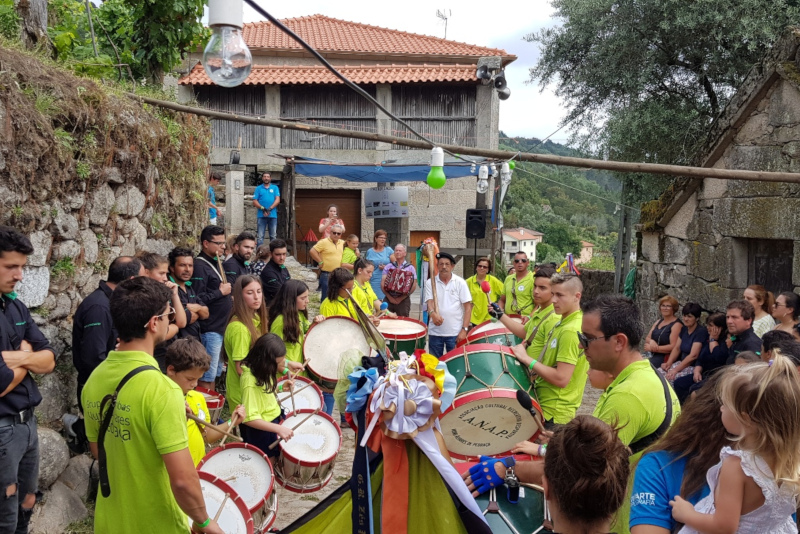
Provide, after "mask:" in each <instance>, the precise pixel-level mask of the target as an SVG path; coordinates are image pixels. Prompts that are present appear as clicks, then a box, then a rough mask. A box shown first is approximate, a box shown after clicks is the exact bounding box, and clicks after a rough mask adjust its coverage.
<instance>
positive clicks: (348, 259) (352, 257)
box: [342, 245, 358, 273]
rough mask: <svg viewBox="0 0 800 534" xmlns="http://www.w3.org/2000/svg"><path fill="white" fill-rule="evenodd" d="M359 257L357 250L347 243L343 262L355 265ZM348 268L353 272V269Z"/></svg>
mask: <svg viewBox="0 0 800 534" xmlns="http://www.w3.org/2000/svg"><path fill="white" fill-rule="evenodd" d="M357 259H358V256H356V253H355V251H354V250H353V249H352V248H350V247H348V246H347V245H345V247H344V251H342V263H349V264H350V265H353V264H355V262H356V260H357ZM347 270H348V271H350V272H351V273H352V272H353V269H347Z"/></svg>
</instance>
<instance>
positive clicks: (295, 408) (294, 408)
mask: <svg viewBox="0 0 800 534" xmlns="http://www.w3.org/2000/svg"><path fill="white" fill-rule="evenodd" d="M289 397H290V398H291V399H292V411H293V412H296V411H297V406H295V405H294V389H290V390H289Z"/></svg>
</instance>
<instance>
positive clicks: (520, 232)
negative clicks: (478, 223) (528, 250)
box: [503, 228, 544, 241]
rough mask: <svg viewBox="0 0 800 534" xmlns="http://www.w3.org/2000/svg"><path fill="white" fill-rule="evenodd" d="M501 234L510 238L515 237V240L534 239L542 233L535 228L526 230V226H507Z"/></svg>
mask: <svg viewBox="0 0 800 534" xmlns="http://www.w3.org/2000/svg"><path fill="white" fill-rule="evenodd" d="M503 234H504V235H507V236H508V237H510V238H512V239H516V240H517V241H522V240H525V239H536V238H537V237H540V236H543V235H544V234H543V233H541V232H537V231H536V230H528V229H527V228H509V229H506V230H503Z"/></svg>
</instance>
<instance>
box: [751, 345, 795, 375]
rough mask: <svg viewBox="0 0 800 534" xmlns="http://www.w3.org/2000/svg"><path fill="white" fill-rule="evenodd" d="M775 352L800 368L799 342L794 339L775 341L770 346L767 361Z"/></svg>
mask: <svg viewBox="0 0 800 534" xmlns="http://www.w3.org/2000/svg"><path fill="white" fill-rule="evenodd" d="M740 354H741V353H740ZM776 354H780V355H781V356H783V357H784V358H787V359H788V360H789V361H791V362H792V364H794V366H795V367H798V368H800V342H798V341H795V340H794V339H792V340H786V341H777V342H776V343H775V344H774V345H773V346H772V351H771V357H770V359H769V360H767V361H770V360H774V359H775V355H776ZM798 370H800V369H798Z"/></svg>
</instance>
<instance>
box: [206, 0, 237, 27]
mask: <svg viewBox="0 0 800 534" xmlns="http://www.w3.org/2000/svg"><path fill="white" fill-rule="evenodd" d="M243 20H244V0H208V25H209V26H210V27H213V26H233V27H234V28H242V27H243V26H244V25H243V23H242V21H243Z"/></svg>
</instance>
